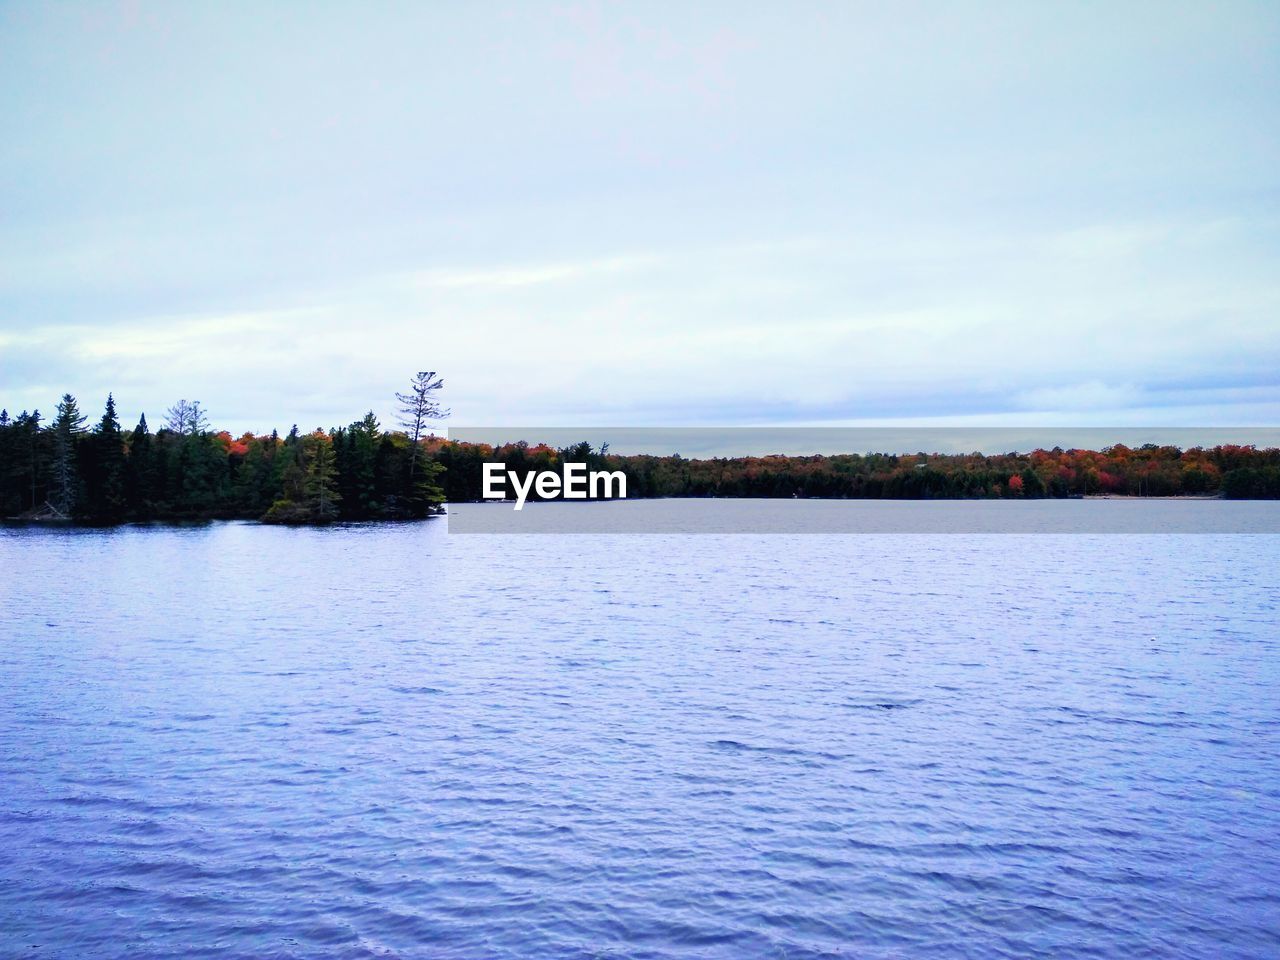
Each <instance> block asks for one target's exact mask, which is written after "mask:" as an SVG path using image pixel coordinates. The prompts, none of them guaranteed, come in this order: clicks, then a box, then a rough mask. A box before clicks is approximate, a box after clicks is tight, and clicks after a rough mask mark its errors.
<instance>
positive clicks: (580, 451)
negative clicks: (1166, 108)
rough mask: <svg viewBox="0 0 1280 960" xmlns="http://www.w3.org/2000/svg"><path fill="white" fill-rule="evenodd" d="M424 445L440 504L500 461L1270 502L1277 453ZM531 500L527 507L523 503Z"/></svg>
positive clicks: (725, 479)
mask: <svg viewBox="0 0 1280 960" xmlns="http://www.w3.org/2000/svg"><path fill="white" fill-rule="evenodd" d="M424 446H425V448H426V450H427V452H428V455H429V456H430V457H431V459H432V460H433V461H434V462H436V463H438V464H440V465H441V466H442V467H444V468H445V473H444V475H443V481H442V482H443V486H444V491H445V497H446V499H448V500H449V501H451V502H455V503H456V502H461V501H467V500H478V499H480V496H481V489H482V487H481V483H482V477H483V465H484V464H485V463H486V462H500V463H503V464H504V465H505V468H506V470H507V471H510V472H512V473H514V474H516V475H517V476H520V477H522V478H523V477H524V476H525V475H526V474H527V473H528V472H530V471H542V470H552V471H556V472H560V473H561V474H562V475H563V472H562V465H563V464H565V463H585V464H587V468H588V469H589V470H611V471H612V470H620V471H622V473H624V474H625V475H626V477H627V496H628V498H632V499H634V498H647V497H763V498H780V497H786V498H790V497H817V498H824V499H871V500H877V499H884V500H960V499H1026V498H1046V497H1059V498H1065V497H1079V496H1094V495H1113V496H1135V497H1178V496H1225V497H1228V498H1233V499H1242V500H1257V499H1276V498H1280V449H1275V448H1271V449H1263V450H1259V449H1256V448H1255V447H1251V446H1250V447H1246V446H1218V447H1207V448H1200V447H1195V448H1192V449H1189V450H1182V449H1179V448H1178V447H1169V446H1156V445H1154V444H1148V445H1146V446H1142V447H1137V448H1130V447H1126V446H1121V445H1116V446H1113V447H1107V448H1105V449H1103V450H1063V449H1061V448H1057V447H1055V448H1054V449H1052V450H1035V451H1033V452H1031V453H1006V454H996V455H984V454H981V453H970V454H925V453H916V454H907V455H902V456H897V455H891V454H881V453H873V454H866V455H861V454H838V455H834V456H817V455H815V456H807V457H788V456H768V457H732V458H723V457H721V458H712V459H705V460H686V459H684V458H683V457H680V456H667V457H657V456H642V455H632V456H618V455H616V454H611V453H609V452H608V444H607V443H606V444H604V445H603V447H602V449H601V450H599V451H595V450H593V449H592V448H591V447H590V446H589V445H588V444H586V443H580V444H578V445H576V446H573V447H568V448H565V449H560V450H556V449H553V448H551V447H548V446H546V445H545V444H539V445H538V446H530V445H528V444H527V443H509V444H504V445H502V446H499V447H491V446H488V445H485V444H468V443H458V442H455V441H449V440H441V439H440V438H437V437H429V438H428V439H427V440H426V441H424ZM532 499H537V498H536V497H532Z"/></svg>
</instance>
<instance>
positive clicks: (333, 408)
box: [0, 0, 1280, 431]
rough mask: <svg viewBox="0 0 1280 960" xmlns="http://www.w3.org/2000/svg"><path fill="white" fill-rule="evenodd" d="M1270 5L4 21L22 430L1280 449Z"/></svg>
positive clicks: (570, 10)
mask: <svg viewBox="0 0 1280 960" xmlns="http://www.w3.org/2000/svg"><path fill="white" fill-rule="evenodd" d="M1278 186H1280V4H1277V3H1275V2H1274V0H1264V2H1259V3H1232V2H1216V3H1210V2H1202V3H1189V4H1188V3H1172V2H1157V3H1149V4H1148V3H1136V2H1132V3H1111V2H1098V3H1083V2H1072V3H1061V4H1052V3H1026V2H1016V3H1009V4H1000V3H995V2H982V3H976V2H975V3H967V4H966V3H928V4H912V3H883V2H876V3H866V4H859V3H852V2H833V3H829V4H813V3H782V2H776V3H761V2H744V0H736V2H733V3H725V4H710V3H693V4H691V3H687V2H682V3H673V4H670V5H665V4H660V3H655V2H644V3H634V4H630V5H606V4H594V3H586V4H578V3H563V4H561V3H556V4H546V5H540V4H535V3H532V2H525V3H518V4H511V5H501V4H496V3H484V2H478V3H454V4H448V5H446V4H427V3H410V4H404V5H402V6H401V5H393V4H386V3H383V4H378V3H360V4H356V3H351V4H286V3H275V4H260V3H241V4H234V3H216V4H215V3H209V4H195V3H184V4H177V3H168V2H166V3H156V4H149V3H141V4H139V3H123V4H116V3H98V4H76V3H58V4H44V3H41V4H35V3H31V4H14V3H3V4H0V405H4V406H7V407H8V408H9V411H10V413H11V414H12V413H16V412H17V411H18V410H20V409H22V408H31V407H37V406H38V407H40V408H41V410H42V411H44V412H46V413H49V412H51V411H52V408H53V406H54V403H55V402H56V399H57V397H58V396H59V395H60V394H61V393H62V392H64V391H71V392H73V393H75V394H77V395H78V396H79V397H80V399H81V403H82V406H84V407H85V408H86V409H87V410H88V411H90V412H91V413H93V414H95V415H96V414H97V413H98V412H99V411H100V410H101V404H102V401H103V400H104V399H105V396H106V393H107V391H108V390H113V391H114V392H115V395H116V398H117V401H118V404H119V407H120V409H121V414H122V417H123V418H124V419H125V420H127V421H129V423H132V422H133V421H134V420H136V417H137V415H138V413H139V412H140V411H142V410H145V411H146V412H147V414H148V415H149V417H150V418H151V419H152V422H153V423H155V422H157V421H158V420H159V419H160V414H161V412H162V411H163V409H164V407H166V406H167V405H169V404H170V403H172V402H173V401H174V400H175V399H177V398H179V397H187V398H196V399H200V400H202V401H203V402H204V403H205V405H206V406H207V407H208V409H209V410H210V412H211V414H212V416H213V419H214V421H215V423H216V424H218V425H220V426H228V427H230V428H232V429H235V430H237V431H239V430H243V429H253V430H257V431H263V430H269V429H270V428H271V427H273V426H279V427H281V428H282V429H287V428H288V426H289V425H290V424H291V423H294V422H297V423H299V424H300V425H301V426H303V427H304V428H309V427H313V426H317V425H323V426H330V425H337V424H343V423H347V422H349V421H351V420H353V419H356V418H357V417H358V416H359V415H361V414H362V413H363V412H364V411H365V410H367V409H369V408H370V407H372V408H373V409H374V410H375V411H376V412H377V413H379V414H380V415H382V416H383V417H384V419H389V417H390V415H391V412H392V407H393V404H392V402H391V394H392V392H393V391H394V390H396V389H397V388H401V387H402V386H403V384H404V383H405V382H406V381H407V379H408V377H409V376H410V375H411V374H412V373H413V371H415V370H418V369H421V368H431V369H436V370H439V371H441V372H442V373H443V375H444V377H445V380H446V384H447V398H446V399H447V402H449V403H450V404H451V405H452V407H453V409H454V421H455V422H457V423H460V424H496V425H503V424H547V425H572V424H584V423H594V424H646V425H683V424H708V425H714V424H764V423H806V424H818V423H851V422H866V421H872V422H887V421H896V422H920V423H933V424H940V423H957V422H961V423H987V424H1026V423H1037V422H1043V423H1076V422H1078V423H1104V424H1110V423H1114V424H1180V425H1184V424H1194V425H1201V424H1205V425H1229V424H1277V423H1280V374H1278V373H1277V371H1278V370H1280V256H1278V254H1280V191H1278V189H1277V188H1278Z"/></svg>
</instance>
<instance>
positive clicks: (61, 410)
mask: <svg viewBox="0 0 1280 960" xmlns="http://www.w3.org/2000/svg"><path fill="white" fill-rule="evenodd" d="M84 424H85V418H84V416H83V414H81V413H80V408H79V407H78V406H77V405H76V398H75V397H73V396H72V395H71V394H69V393H64V394H63V395H62V400H61V401H59V403H58V415H57V416H56V417H55V418H54V421H53V424H52V425H51V426H50V429H51V430H52V431H53V490H52V491H51V495H50V497H49V505H50V506H51V507H52V508H53V509H54V511H56V512H57V513H58V515H59V516H62V517H66V518H69V517H70V516H71V514H72V511H73V510H74V509H75V507H76V502H77V500H78V499H79V492H80V491H79V487H80V475H79V472H78V470H77V467H76V440H77V439H78V438H79V437H80V435H81V434H83V433H84Z"/></svg>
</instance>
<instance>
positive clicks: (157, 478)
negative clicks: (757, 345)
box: [0, 371, 1280, 525]
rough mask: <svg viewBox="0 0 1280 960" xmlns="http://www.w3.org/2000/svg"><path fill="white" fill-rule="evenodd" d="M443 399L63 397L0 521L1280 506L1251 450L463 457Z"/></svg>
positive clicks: (5, 434)
mask: <svg viewBox="0 0 1280 960" xmlns="http://www.w3.org/2000/svg"><path fill="white" fill-rule="evenodd" d="M442 385H443V381H442V380H441V379H440V378H439V377H438V376H436V374H435V373H434V372H431V371H424V372H421V373H419V374H418V375H417V376H416V377H415V378H414V379H413V381H412V383H411V385H410V388H409V390H408V391H407V392H405V393H397V394H396V399H397V401H398V402H399V404H400V407H399V418H398V421H397V425H396V426H397V429H392V430H386V429H384V428H383V426H382V425H381V424H380V423H379V422H378V420H377V418H376V417H375V416H374V414H373V413H371V412H370V413H367V414H365V416H364V417H362V418H361V419H359V420H355V421H353V422H352V423H350V424H348V425H347V426H344V427H333V428H330V429H328V430H324V429H316V430H313V431H311V432H309V433H300V432H299V430H298V428H297V427H296V426H294V427H293V428H292V429H291V430H290V431H289V432H288V433H287V434H285V435H284V436H280V434H279V433H278V432H277V431H272V432H271V433H270V434H266V435H255V434H252V433H245V434H243V435H241V436H239V437H234V436H232V435H231V434H230V433H229V432H227V431H225V430H221V431H220V430H215V429H213V428H212V427H211V426H210V423H209V418H208V415H207V412H206V411H205V410H204V408H203V407H202V406H201V405H200V403H199V402H195V401H186V400H181V401H179V402H178V403H176V404H175V405H174V406H173V407H171V408H170V409H169V410H168V411H166V413H165V416H164V423H163V426H161V427H160V428H159V429H157V430H156V431H154V432H152V430H151V428H150V426H149V424H148V423H147V419H146V417H145V416H143V417H142V418H141V419H140V420H139V421H138V423H137V425H136V426H135V427H133V428H132V429H125V428H123V427H122V426H121V424H120V421H119V418H118V417H117V415H116V408H115V400H114V397H112V396H108V397H107V400H106V405H105V409H104V410H103V413H102V415H101V417H100V419H98V420H97V421H96V422H94V423H92V425H90V422H89V419H88V417H87V416H86V415H85V414H83V413H82V412H81V410H80V407H79V404H78V402H77V401H76V399H75V398H74V397H73V396H71V395H70V394H65V395H63V397H62V399H61V400H60V401H59V402H58V404H57V407H56V410H55V412H54V414H53V415H52V416H51V417H50V418H48V419H47V420H46V419H45V418H44V417H43V416H42V415H41V414H40V412H39V411H33V412H30V413H28V412H26V411H24V412H22V413H20V414H19V415H18V416H16V417H11V416H10V415H9V413H8V411H7V410H5V411H0V517H4V518H9V519H18V520H46V521H63V522H75V523H83V524H94V525H111V524H118V523H127V522H142V521H153V520H165V521H178V520H206V519H236V518H240V519H254V520H261V521H263V522H265V523H283V524H325V523H332V522H336V521H361V520H409V519H421V518H425V517H429V516H432V515H435V514H437V513H439V512H440V510H441V506H442V505H443V504H444V503H446V502H462V501H471V500H478V499H480V497H481V477H482V469H483V464H484V463H486V462H500V463H503V464H504V465H505V468H506V470H508V471H511V472H512V473H515V474H516V475H518V476H521V477H523V476H524V475H525V474H527V473H528V472H531V471H543V470H553V471H559V470H560V469H561V468H562V465H563V464H565V463H585V464H587V467H588V469H592V470H595V469H608V470H620V471H622V472H623V473H624V474H626V476H627V492H628V496H630V497H632V498H635V497H762V498H779V497H820V498H837V499H840V498H849V499H876V498H882V499H966V498H1012V499H1019V498H1043V497H1080V496H1094V495H1116V496H1121V495H1124V496H1138V497H1165V496H1188V495H1190V496H1223V497H1227V498H1235V499H1274V498H1277V497H1280V450H1277V449H1274V448H1271V449H1256V448H1254V447H1249V446H1228V445H1224V446H1216V447H1209V448H1200V447H1196V448H1192V449H1187V450H1182V449H1179V448H1178V447H1172V446H1156V445H1147V446H1143V447H1138V448H1129V447H1126V446H1122V445H1116V446H1111V447H1107V448H1105V449H1102V450H1063V449H1060V448H1054V449H1052V450H1035V451H1032V452H1029V453H1004V454H981V453H972V454H961V455H955V454H949V455H941V454H927V453H915V454H908V455H892V454H880V453H868V454H855V453H849V454H840V455H833V456H821V455H814V456H799V457H796V456H761V457H734V458H710V459H685V458H683V457H681V456H679V455H675V454H673V455H669V456H657V455H627V456H621V455H617V454H613V453H610V452H609V449H608V444H607V443H606V444H604V445H602V447H601V448H599V449H594V448H592V447H591V446H590V445H589V444H587V443H580V444H577V445H575V446H572V447H567V448H563V449H554V448H552V447H549V446H547V445H545V444H534V445H531V444H529V443H527V442H525V441H518V442H512V443H508V444H504V445H501V446H498V447H493V446H489V445H485V444H471V443H462V442H458V441H451V440H447V439H444V438H442V437H439V436H436V435H435V434H434V433H433V432H431V431H430V427H431V425H432V424H433V423H436V422H438V421H440V420H442V419H444V418H445V417H446V416H447V415H448V411H447V410H444V409H443V408H441V406H440V404H439V402H438V400H437V399H436V396H437V391H439V390H440V388H441V386H442Z"/></svg>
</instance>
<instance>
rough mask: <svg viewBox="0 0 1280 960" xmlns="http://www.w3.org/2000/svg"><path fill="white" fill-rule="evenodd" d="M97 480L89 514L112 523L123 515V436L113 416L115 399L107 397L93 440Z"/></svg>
mask: <svg viewBox="0 0 1280 960" xmlns="http://www.w3.org/2000/svg"><path fill="white" fill-rule="evenodd" d="M94 441H95V443H94V446H95V448H96V449H95V451H94V453H95V459H96V461H97V471H96V473H97V477H96V478H95V479H96V484H95V487H96V489H95V491H94V496H93V497H92V498H91V501H90V502H91V505H92V513H93V517H94V519H96V520H101V521H107V522H116V523H118V522H119V521H120V520H122V519H124V514H125V454H124V434H123V433H121V431H120V420H119V419H118V418H117V417H116V401H115V397H113V396H112V395H111V394H107V408H106V410H105V411H104V413H103V414H102V420H101V421H100V422H99V423H98V428H97V431H96V436H95V437H94Z"/></svg>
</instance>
